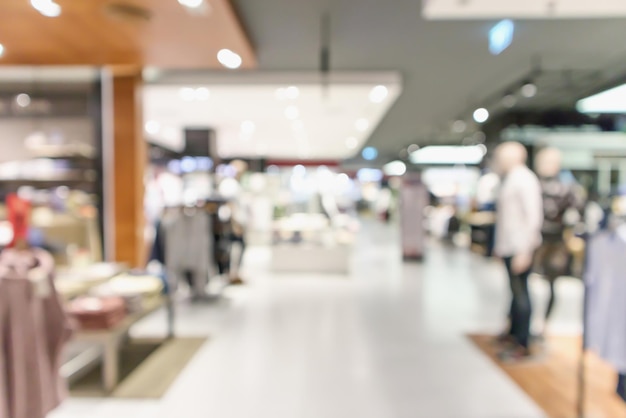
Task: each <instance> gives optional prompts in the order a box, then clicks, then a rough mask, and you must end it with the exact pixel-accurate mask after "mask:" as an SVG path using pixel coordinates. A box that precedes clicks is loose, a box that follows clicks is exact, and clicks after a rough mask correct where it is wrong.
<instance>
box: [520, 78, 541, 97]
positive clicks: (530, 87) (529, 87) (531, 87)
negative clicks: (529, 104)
mask: <svg viewBox="0 0 626 418" xmlns="http://www.w3.org/2000/svg"><path fill="white" fill-rule="evenodd" d="M520 92H521V93H522V96H524V97H526V98H527V99H530V98H531V97H535V95H536V94H537V86H536V85H535V84H534V83H532V82H530V81H529V82H527V83H524V85H523V86H522V88H521V90H520Z"/></svg>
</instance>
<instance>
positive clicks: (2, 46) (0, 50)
mask: <svg viewBox="0 0 626 418" xmlns="http://www.w3.org/2000/svg"><path fill="white" fill-rule="evenodd" d="M3 55H4V45H2V44H0V57H2V56H3Z"/></svg>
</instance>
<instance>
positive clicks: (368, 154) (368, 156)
mask: <svg viewBox="0 0 626 418" xmlns="http://www.w3.org/2000/svg"><path fill="white" fill-rule="evenodd" d="M361 156H362V157H363V159H364V160H367V161H373V160H375V159H376V158H378V150H377V149H376V148H374V147H366V148H363V151H362V152H361Z"/></svg>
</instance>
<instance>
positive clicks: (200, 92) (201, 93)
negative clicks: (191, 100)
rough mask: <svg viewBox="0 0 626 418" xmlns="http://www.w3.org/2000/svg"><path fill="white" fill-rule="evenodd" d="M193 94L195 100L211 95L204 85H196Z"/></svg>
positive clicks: (202, 99)
mask: <svg viewBox="0 0 626 418" xmlns="http://www.w3.org/2000/svg"><path fill="white" fill-rule="evenodd" d="M194 96H195V98H196V100H200V101H205V100H209V97H211V91H210V90H209V89H207V88H206V87H198V88H197V89H196V91H195V92H194Z"/></svg>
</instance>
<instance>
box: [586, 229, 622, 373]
mask: <svg viewBox="0 0 626 418" xmlns="http://www.w3.org/2000/svg"><path fill="white" fill-rule="evenodd" d="M588 245H589V247H588V250H587V251H588V253H587V266H586V269H585V275H584V279H585V287H586V291H587V309H586V313H585V344H586V346H587V348H589V349H591V350H593V351H595V352H596V353H597V354H598V355H600V356H601V357H602V358H603V359H605V360H606V361H607V362H608V363H610V364H611V365H612V366H613V367H614V368H615V370H616V371H618V372H619V373H626V303H625V301H626V277H625V276H624V272H626V257H625V256H624V255H625V254H626V234H624V233H614V232H609V231H604V232H600V233H599V234H597V235H596V236H594V237H592V238H591V239H590V240H589V244H588Z"/></svg>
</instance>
